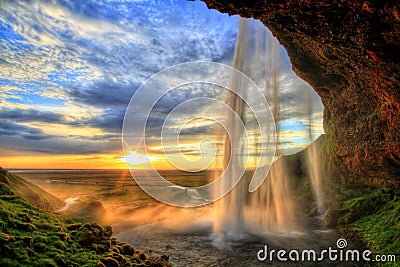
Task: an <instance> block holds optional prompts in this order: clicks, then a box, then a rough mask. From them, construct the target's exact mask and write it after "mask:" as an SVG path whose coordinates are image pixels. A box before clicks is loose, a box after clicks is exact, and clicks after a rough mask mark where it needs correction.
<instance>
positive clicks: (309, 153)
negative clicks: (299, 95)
mask: <svg viewBox="0 0 400 267" xmlns="http://www.w3.org/2000/svg"><path fill="white" fill-rule="evenodd" d="M308 107H309V110H308V116H309V127H308V137H309V140H310V143H311V145H310V146H308V148H307V149H306V157H307V158H306V160H307V162H306V163H307V169H308V176H309V177H310V181H311V185H312V188H313V193H314V199H315V202H316V208H317V212H318V214H320V215H324V214H325V213H326V211H327V210H328V205H327V200H326V194H325V192H324V180H323V178H324V177H325V173H324V169H323V168H322V162H321V161H322V158H321V152H320V149H321V147H320V142H318V143H317V142H314V143H312V142H313V141H314V138H313V132H312V125H313V112H312V107H313V99H312V95H311V92H310V93H309V94H308Z"/></svg>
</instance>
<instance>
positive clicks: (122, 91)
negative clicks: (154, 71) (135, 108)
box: [68, 79, 139, 108]
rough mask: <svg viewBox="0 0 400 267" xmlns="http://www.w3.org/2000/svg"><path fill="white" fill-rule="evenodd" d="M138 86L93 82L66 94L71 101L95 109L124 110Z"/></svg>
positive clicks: (109, 81)
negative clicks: (111, 108)
mask: <svg viewBox="0 0 400 267" xmlns="http://www.w3.org/2000/svg"><path fill="white" fill-rule="evenodd" d="M138 87H139V84H133V83H129V82H128V83H124V82H116V81H113V80H106V79H102V80H95V81H92V82H90V83H88V84H87V85H86V86H85V87H84V88H73V89H72V90H70V91H69V92H68V93H69V95H70V96H71V97H72V99H73V100H74V101H76V102H79V103H85V104H88V105H92V106H96V107H107V108H110V107H123V108H125V107H126V106H127V105H128V103H129V101H130V99H131V97H132V95H133V93H134V92H135V90H136V89H137V88H138Z"/></svg>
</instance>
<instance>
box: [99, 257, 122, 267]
mask: <svg viewBox="0 0 400 267" xmlns="http://www.w3.org/2000/svg"><path fill="white" fill-rule="evenodd" d="M101 263H102V264H103V265H104V266H106V267H119V266H120V264H119V262H118V261H117V260H115V259H114V258H112V257H105V258H102V259H101Z"/></svg>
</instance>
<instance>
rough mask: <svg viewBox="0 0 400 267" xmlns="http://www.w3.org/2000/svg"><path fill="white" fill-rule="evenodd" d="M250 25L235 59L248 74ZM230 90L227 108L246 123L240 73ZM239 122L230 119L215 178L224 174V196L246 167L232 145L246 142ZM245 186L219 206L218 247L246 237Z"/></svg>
mask: <svg viewBox="0 0 400 267" xmlns="http://www.w3.org/2000/svg"><path fill="white" fill-rule="evenodd" d="M248 35H249V22H248V20H245V19H241V20H240V26H239V33H238V37H237V41H236V47H235V55H234V59H233V67H234V68H236V69H238V70H240V71H242V72H244V73H246V72H247V71H248V70H247V66H246V64H248V61H246V57H245V56H244V54H245V53H248V51H249V47H248V41H249V36H248ZM230 89H231V90H232V91H230V92H229V94H228V98H227V101H226V104H227V105H228V106H229V107H230V108H231V109H232V110H233V111H235V112H236V114H238V116H239V117H240V119H241V120H242V121H243V120H244V102H243V100H242V99H241V98H240V97H239V96H238V95H237V94H239V93H241V92H245V90H246V84H245V81H243V78H242V77H241V76H238V75H237V73H236V72H233V73H232V77H231V84H230ZM234 122H235V120H234V118H232V117H228V124H227V125H228V128H229V129H227V132H228V133H231V135H230V136H228V135H226V137H225V140H224V158H223V161H222V168H221V171H215V173H214V175H215V177H219V176H220V175H221V172H223V171H224V170H225V172H224V173H223V174H222V175H224V176H225V177H227V179H224V181H225V182H224V183H222V185H221V187H220V188H216V189H215V190H217V191H218V190H222V191H223V192H226V191H228V190H227V189H229V188H231V187H232V183H233V181H232V179H230V177H236V176H237V175H240V174H238V173H237V172H238V169H239V168H238V166H237V165H238V164H242V162H241V160H242V159H241V158H240V156H238V155H240V151H233V148H232V144H239V143H240V141H241V139H242V132H240V131H239V130H238V129H240V127H237V125H235V124H234ZM244 192H245V188H244V182H243V180H241V181H239V183H238V184H237V185H236V187H235V188H234V189H233V190H232V191H231V192H230V193H229V194H227V195H226V196H225V197H223V198H222V199H220V200H219V201H218V202H217V203H216V204H215V209H214V213H215V214H214V227H213V231H214V243H215V245H216V246H218V247H223V246H224V244H225V242H226V240H227V239H239V238H241V236H242V235H243V234H244V218H243V209H244V205H243V203H244V201H243V200H244V196H243V194H244Z"/></svg>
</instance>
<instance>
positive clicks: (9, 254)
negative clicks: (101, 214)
mask: <svg viewBox="0 0 400 267" xmlns="http://www.w3.org/2000/svg"><path fill="white" fill-rule="evenodd" d="M111 235H112V229H111V227H109V226H105V227H103V226H100V225H98V224H96V223H93V222H91V223H75V224H72V225H68V223H66V222H64V221H62V220H60V219H59V217H57V216H56V215H53V214H50V213H47V212H44V211H42V210H40V209H38V208H36V207H34V206H32V205H31V204H29V203H28V202H27V201H26V200H25V199H23V198H21V197H18V196H14V195H12V190H11V189H10V188H9V187H8V186H7V185H5V184H0V255H1V257H0V266H10V267H12V266H79V267H81V266H96V265H98V263H101V262H103V263H109V264H114V265H115V266H138V265H139V264H142V265H143V264H144V265H143V266H169V264H168V263H167V261H166V260H164V259H162V258H161V257H148V256H144V258H145V259H146V260H148V263H145V262H144V261H143V260H142V259H141V258H143V255H141V254H140V255H139V254H135V253H134V248H133V247H131V246H130V245H128V244H126V243H119V242H118V241H116V240H113V242H111ZM104 259H106V260H104ZM150 260H151V261H150ZM155 263H157V264H158V265H154V264H155ZM103 265H104V264H103ZM99 266H101V265H99ZM107 266H111V265H107Z"/></svg>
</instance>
